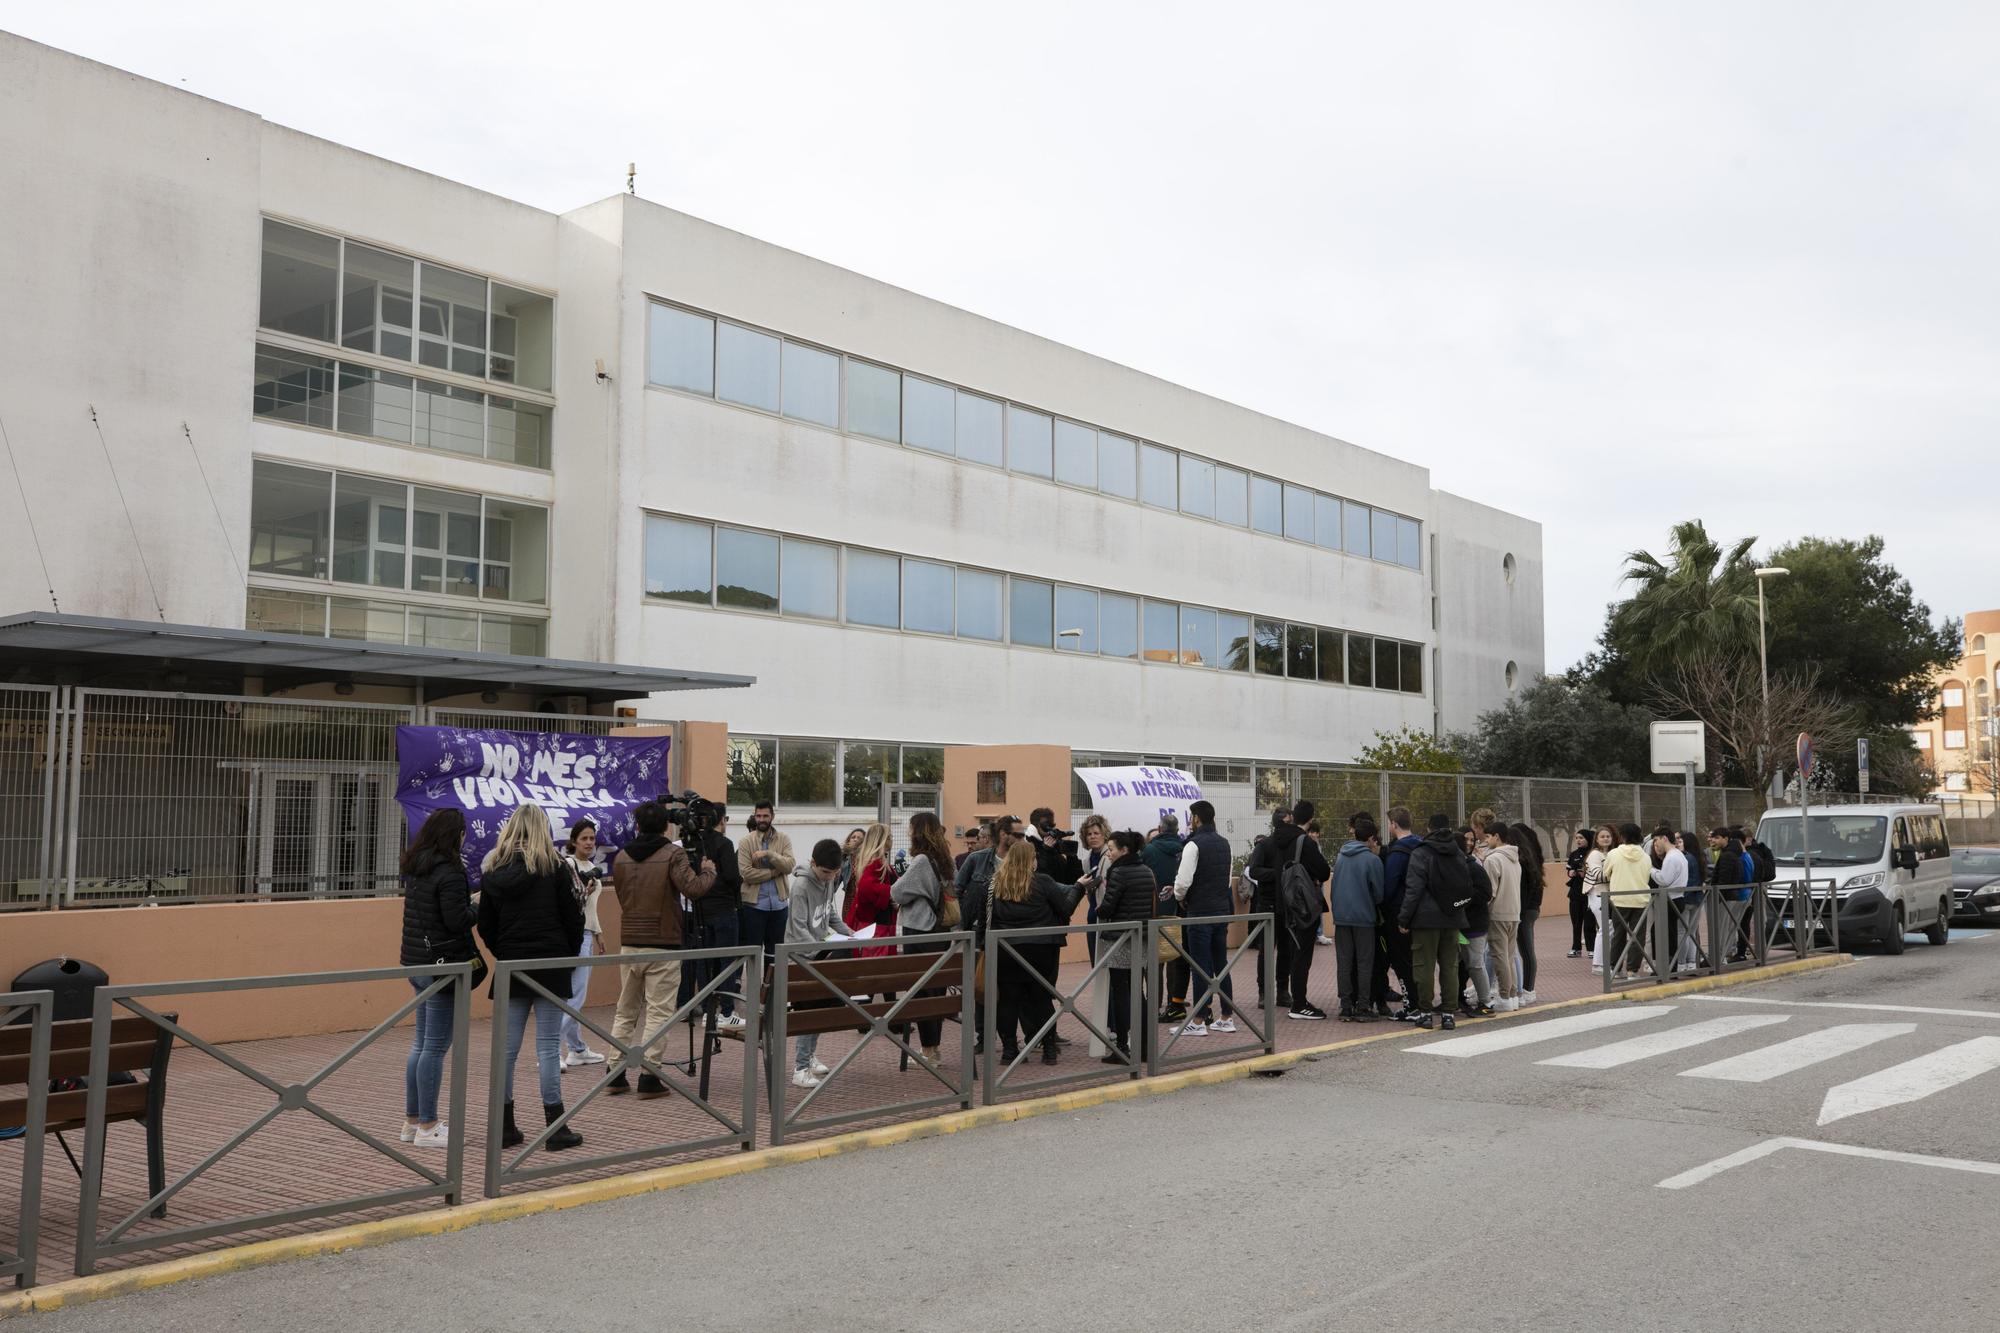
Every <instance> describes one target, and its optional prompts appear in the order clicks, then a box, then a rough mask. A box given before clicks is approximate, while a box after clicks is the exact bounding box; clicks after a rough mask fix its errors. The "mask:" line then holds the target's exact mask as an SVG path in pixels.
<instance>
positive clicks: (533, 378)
mask: <svg viewBox="0 0 2000 1333" xmlns="http://www.w3.org/2000/svg"><path fill="white" fill-rule="evenodd" d="M555 327H556V303H555V301H554V300H553V299H552V298H550V297H547V296H544V295H542V294H541V293H540V292H524V291H522V290H521V289H520V288H518V287H509V286H507V285H506V284H505V283H499V282H496V283H494V284H493V346H492V348H491V356H490V357H489V358H488V360H487V365H488V367H489V370H488V373H489V374H490V375H491V376H492V378H494V379H496V380H500V381H502V382H504V383H507V384H519V385H522V386H524V387H526V388H530V389H542V390H547V389H549V388H551V387H553V385H554V383H555V381H554V380H553V379H552V378H551V376H552V375H553V373H554V347H555ZM535 623H536V624H537V626H539V625H540V623H541V622H539V621H537V622H535ZM482 632H483V631H482Z"/></svg>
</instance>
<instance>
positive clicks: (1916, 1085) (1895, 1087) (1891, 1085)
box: [1819, 1037, 2000, 1125]
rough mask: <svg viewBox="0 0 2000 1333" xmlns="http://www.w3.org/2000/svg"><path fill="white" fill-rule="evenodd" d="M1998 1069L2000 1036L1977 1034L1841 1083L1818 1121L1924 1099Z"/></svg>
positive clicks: (1829, 1095)
mask: <svg viewBox="0 0 2000 1333" xmlns="http://www.w3.org/2000/svg"><path fill="white" fill-rule="evenodd" d="M1995 1069H2000V1037H1974V1038H1972V1040H1970V1041H1961V1042H1958V1043H1956V1044H1954V1045H1951V1046H1946V1047H1945V1048H1943V1049H1942V1050H1936V1051H1932V1052H1931V1053H1930V1054H1929V1055H1920V1056H1918V1057H1917V1058H1916V1059H1914V1060H1905V1061H1904V1062H1903V1063H1902V1064H1899V1065H1892V1066H1890V1067H1889V1068H1887V1069H1885V1070H1883V1071H1882V1072H1881V1073H1879V1074H1870V1075H1868V1076H1867V1077H1866V1078H1857V1079H1855V1080H1854V1081H1853V1082H1851V1083H1842V1084H1841V1085H1840V1086H1838V1087H1836V1088H1834V1089H1832V1090H1831V1091H1830V1092H1828V1093H1827V1094H1826V1100H1825V1101H1824V1102H1822V1103H1821V1104H1820V1108H1819V1123H1820V1124H1822V1125H1830V1124H1832V1123H1833V1122H1834V1121H1836V1120H1845V1119H1847V1117H1849V1116H1851V1115H1861V1114H1863V1113H1865V1112H1868V1111H1880V1110H1882V1109H1883V1108H1884V1107H1889V1106H1901V1105H1902V1104H1903V1103H1905V1102H1914V1101H1921V1100H1923V1099H1924V1098H1925V1097H1929V1096H1931V1095H1932V1094H1934V1093H1939V1092H1943V1091H1944V1090H1945V1089H1946V1088H1951V1087H1956V1086H1957V1085H1958V1084H1960V1083H1963V1082H1965V1081H1966V1080H1967V1079H1971V1078H1977V1077H1979V1075H1981V1074H1985V1073H1989V1072H1990V1071H1992V1070H1995Z"/></svg>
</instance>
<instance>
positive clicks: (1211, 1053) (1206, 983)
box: [1143, 912, 1278, 1075]
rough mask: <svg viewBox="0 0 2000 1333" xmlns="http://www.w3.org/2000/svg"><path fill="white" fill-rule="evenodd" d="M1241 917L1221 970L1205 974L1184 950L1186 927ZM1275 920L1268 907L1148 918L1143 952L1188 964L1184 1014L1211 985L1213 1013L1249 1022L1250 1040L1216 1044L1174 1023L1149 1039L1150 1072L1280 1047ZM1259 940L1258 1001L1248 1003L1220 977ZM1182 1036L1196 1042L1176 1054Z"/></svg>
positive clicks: (1150, 970)
mask: <svg viewBox="0 0 2000 1333" xmlns="http://www.w3.org/2000/svg"><path fill="white" fill-rule="evenodd" d="M1239 921H1240V922H1242V923H1243V943H1241V944H1239V945H1237V946H1236V948H1235V949H1234V950H1233V951H1230V952H1228V953H1227V954H1226V956H1225V958H1224V961H1223V964H1222V970H1221V971H1219V972H1217V973H1215V974H1214V975H1213V976H1211V975H1209V972H1208V970H1207V969H1206V968H1204V967H1203V966H1202V965H1201V964H1200V963H1199V962H1197V961H1195V959H1194V957H1193V956H1192V955H1191V954H1189V953H1188V951H1187V928H1188V927H1189V926H1221V927H1223V928H1224V929H1225V930H1226V929H1227V928H1228V927H1229V926H1230V925H1232V924H1234V923H1236V922H1239ZM1273 922H1274V918H1273V916H1272V914H1271V913H1269V912H1245V913H1240V914H1237V915H1233V916H1184V917H1155V918H1154V919H1153V920H1151V921H1149V922H1147V923H1146V943H1147V950H1146V952H1147V956H1148V957H1150V958H1158V959H1159V960H1160V965H1161V966H1165V965H1167V964H1169V963H1171V962H1172V960H1173V959H1174V958H1180V959H1182V960H1184V961H1185V962H1186V963H1187V965H1188V995H1187V1011H1188V1019H1189V1020H1190V1021H1192V1020H1193V1018H1194V1016H1195V1014H1196V1012H1197V1010H1198V1008H1199V1003H1200V1000H1201V997H1202V995H1203V993H1204V992H1210V991H1213V992H1214V994H1213V996H1212V998H1211V999H1210V1000H1209V1008H1210V1010H1211V1015H1212V1016H1221V1015H1223V1014H1225V1013H1233V1015H1234V1016H1235V1017H1236V1018H1239V1019H1242V1020H1243V1022H1244V1023H1245V1025H1247V1026H1248V1028H1249V1031H1250V1036H1251V1038H1252V1040H1250V1041H1243V1042H1234V1043H1231V1044H1229V1045H1226V1046H1215V1045H1212V1044H1210V1043H1209V1042H1208V1041H1207V1039H1206V1038H1201V1039H1197V1038H1193V1037H1185V1036H1184V1035H1183V1033H1182V1024H1179V1023H1176V1024H1174V1025H1173V1026H1172V1027H1170V1028H1168V1029H1167V1030H1166V1031H1164V1032H1162V1033H1160V1034H1159V1039H1158V1040H1157V1041H1155V1042H1154V1043H1153V1045H1152V1048H1151V1051H1150V1055H1149V1058H1148V1059H1147V1061H1146V1072H1147V1073H1148V1074H1155V1075H1156V1074H1158V1073H1159V1072H1160V1071H1161V1070H1162V1069H1165V1068H1168V1067H1170V1066H1173V1065H1184V1064H1193V1063H1195V1062H1197V1061H1204V1060H1215V1059H1219V1058H1221V1057H1224V1056H1232V1055H1235V1056H1241V1055H1248V1054H1250V1053H1251V1052H1252V1051H1262V1052H1264V1053H1265V1054H1266V1055H1269V1054H1270V1053H1272V1052H1273V1051H1276V1050H1277V1049H1278V950H1277V948H1276V937H1275V936H1274V935H1273V934H1272V930H1273ZM1259 940H1262V941H1263V942H1264V943H1265V944H1266V946H1267V947H1265V948H1263V949H1261V950H1259V951H1258V952H1259V969H1260V971H1261V972H1262V976H1261V977H1260V978H1259V983H1260V985H1261V987H1262V990H1261V995H1262V999H1261V1000H1260V1001H1259V1002H1258V1003H1256V1004H1251V1005H1246V1004H1244V1003H1242V1002H1241V1001H1239V1000H1237V999H1235V998H1234V997H1233V996H1230V997H1227V998H1225V997H1224V995H1223V994H1222V993H1221V989H1220V985H1221V982H1222V981H1223V980H1224V979H1225V978H1227V977H1228V976H1229V974H1230V973H1231V972H1233V971H1234V970H1235V968H1236V964H1237V962H1238V961H1239V960H1241V959H1242V957H1243V955H1244V954H1245V953H1248V952H1249V951H1250V950H1251V949H1253V948H1255V947H1256V945H1257V943H1258V941H1259ZM1163 941H1164V942H1165V945H1166V950H1165V955H1164V956H1162V954H1161V949H1160V946H1161V943H1162V942H1163ZM1152 973H1153V968H1151V967H1149V968H1148V969H1147V977H1148V980H1149V981H1150V979H1151V977H1152ZM1149 990H1150V986H1149ZM1151 998H1153V997H1151V996H1150V995H1149V996H1148V999H1149V1001H1150V999H1151ZM1143 1012H1144V1013H1145V1014H1146V1015H1147V1016H1148V1017H1149V1018H1150V1016H1151V1013H1152V1011H1151V1009H1150V1008H1147V1009H1145V1010H1144V1011H1143ZM1257 1013H1261V1014H1262V1016H1263V1020H1264V1021H1263V1022H1262V1023H1261V1024H1260V1023H1258V1022H1256V1021H1255V1020H1254V1019H1252V1018H1251V1015H1252V1014H1257ZM1184 1040H1185V1041H1188V1042H1191V1043H1196V1044H1195V1045H1190V1046H1187V1047H1183V1048H1182V1049H1181V1052H1180V1053H1179V1054H1175V1053H1174V1048H1175V1047H1176V1046H1179V1045H1180V1043H1181V1042H1182V1041H1184ZM1197 1046H1198V1049H1197Z"/></svg>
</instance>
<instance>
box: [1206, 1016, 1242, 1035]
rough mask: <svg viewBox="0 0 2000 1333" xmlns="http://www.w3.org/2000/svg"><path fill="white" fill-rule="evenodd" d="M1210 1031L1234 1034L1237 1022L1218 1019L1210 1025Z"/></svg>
mask: <svg viewBox="0 0 2000 1333" xmlns="http://www.w3.org/2000/svg"><path fill="white" fill-rule="evenodd" d="M1208 1030H1209V1031H1210V1032H1234V1031H1236V1021H1235V1020H1234V1019H1229V1018H1218V1019H1216V1020H1215V1021H1214V1022H1213V1023H1210V1024H1209V1025H1208Z"/></svg>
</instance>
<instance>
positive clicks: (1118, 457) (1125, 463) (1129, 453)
mask: <svg viewBox="0 0 2000 1333" xmlns="http://www.w3.org/2000/svg"><path fill="white" fill-rule="evenodd" d="M1097 489H1099V490H1101V491H1103V492H1104V493H1105V494H1106V495H1122V496H1124V497H1125V498H1126V499H1127V500H1136V499H1138V498H1139V446H1138V445H1136V444H1134V443H1133V442H1132V441H1130V440H1128V439H1126V438H1125V437H1124V436H1123V435H1112V434H1110V433H1109V432H1107V431H1099V432H1098V433H1097Z"/></svg>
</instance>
